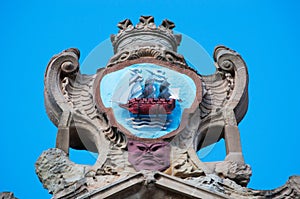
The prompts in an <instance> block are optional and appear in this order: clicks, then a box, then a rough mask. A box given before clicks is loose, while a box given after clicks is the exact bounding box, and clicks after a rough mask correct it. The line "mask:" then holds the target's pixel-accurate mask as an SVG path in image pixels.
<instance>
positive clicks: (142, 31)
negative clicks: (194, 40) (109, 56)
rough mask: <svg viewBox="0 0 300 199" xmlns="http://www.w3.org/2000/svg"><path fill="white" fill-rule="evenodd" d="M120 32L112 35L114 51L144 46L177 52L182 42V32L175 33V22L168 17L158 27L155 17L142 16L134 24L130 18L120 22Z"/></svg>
mask: <svg viewBox="0 0 300 199" xmlns="http://www.w3.org/2000/svg"><path fill="white" fill-rule="evenodd" d="M118 27H119V28H120V30H119V33H118V34H116V35H111V42H112V45H113V47H114V53H115V54H116V53H118V52H120V51H122V50H125V49H136V48H140V47H144V46H150V47H154V48H163V49H167V50H171V51H174V52H177V46H179V44H180V42H181V35H180V34H173V31H172V29H173V28H174V27H175V24H174V23H173V22H171V21H169V20H168V19H165V20H163V21H162V24H161V25H159V26H158V27H157V26H156V25H155V23H154V17H152V16H141V17H140V22H139V23H138V24H137V25H136V26H134V25H133V24H132V22H131V21H130V20H129V19H125V20H124V21H121V22H119V24H118Z"/></svg>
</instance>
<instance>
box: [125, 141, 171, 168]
mask: <svg viewBox="0 0 300 199" xmlns="http://www.w3.org/2000/svg"><path fill="white" fill-rule="evenodd" d="M170 151H171V147H170V144H169V143H168V142H156V143H146V142H141V141H129V142H128V160H129V162H130V163H131V164H132V165H133V167H134V168H135V169H136V170H137V171H140V170H152V171H163V170H165V169H167V168H168V167H169V166H170Z"/></svg>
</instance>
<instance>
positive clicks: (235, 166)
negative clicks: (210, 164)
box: [215, 161, 252, 186]
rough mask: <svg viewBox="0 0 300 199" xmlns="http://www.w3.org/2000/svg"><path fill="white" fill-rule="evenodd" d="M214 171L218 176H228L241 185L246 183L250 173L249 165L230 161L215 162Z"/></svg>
mask: <svg viewBox="0 0 300 199" xmlns="http://www.w3.org/2000/svg"><path fill="white" fill-rule="evenodd" d="M215 172H216V174H217V175H218V176H220V177H222V178H229V179H231V180H233V181H235V182H236V183H237V184H240V185H242V186H245V185H247V184H248V182H249V181H250V177H251V175H252V171H251V167H250V166H249V165H247V164H244V163H239V162H232V161H224V162H220V163H217V164H216V169H215Z"/></svg>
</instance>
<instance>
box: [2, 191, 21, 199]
mask: <svg viewBox="0 0 300 199" xmlns="http://www.w3.org/2000/svg"><path fill="white" fill-rule="evenodd" d="M0 199H18V198H16V197H15V196H14V193H12V192H0Z"/></svg>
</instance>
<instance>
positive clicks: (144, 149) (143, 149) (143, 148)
mask: <svg viewBox="0 0 300 199" xmlns="http://www.w3.org/2000/svg"><path fill="white" fill-rule="evenodd" d="M136 147H137V148H138V149H139V150H140V151H146V150H147V148H146V147H144V146H136Z"/></svg>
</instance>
